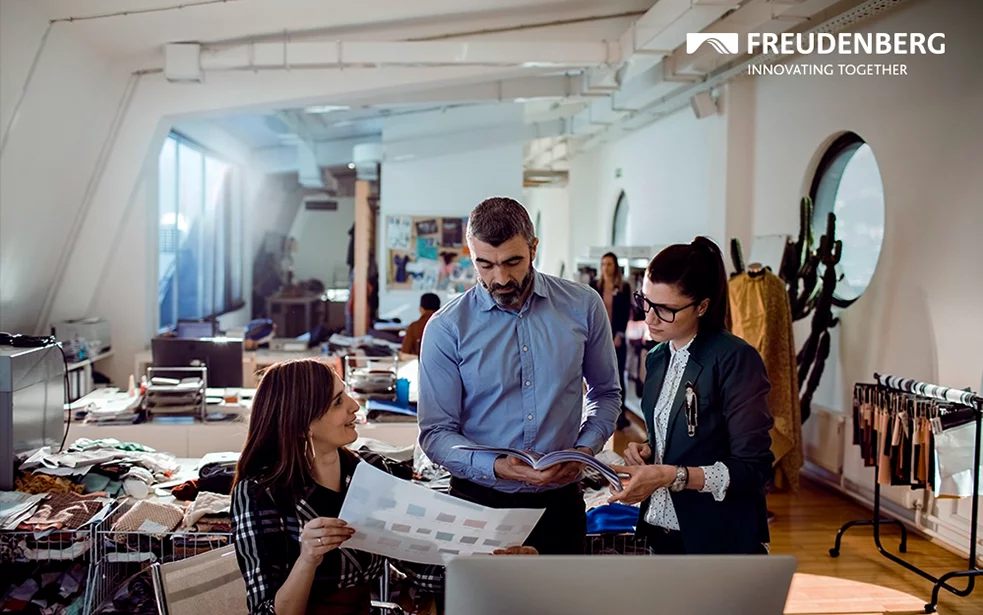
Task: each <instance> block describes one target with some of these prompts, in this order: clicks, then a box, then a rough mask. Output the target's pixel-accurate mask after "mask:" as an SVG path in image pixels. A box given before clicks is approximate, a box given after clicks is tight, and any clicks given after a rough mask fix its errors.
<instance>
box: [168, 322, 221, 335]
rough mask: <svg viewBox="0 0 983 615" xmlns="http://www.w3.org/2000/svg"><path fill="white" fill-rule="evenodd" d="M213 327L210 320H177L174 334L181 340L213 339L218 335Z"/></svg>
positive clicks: (213, 323)
mask: <svg viewBox="0 0 983 615" xmlns="http://www.w3.org/2000/svg"><path fill="white" fill-rule="evenodd" d="M215 325H216V323H215V322H214V321H211V320H179V321H178V323H177V327H176V330H175V332H174V333H175V335H176V336H177V337H180V338H182V339H203V338H206V337H215V335H216V334H217V333H218V331H217V327H216V326H215Z"/></svg>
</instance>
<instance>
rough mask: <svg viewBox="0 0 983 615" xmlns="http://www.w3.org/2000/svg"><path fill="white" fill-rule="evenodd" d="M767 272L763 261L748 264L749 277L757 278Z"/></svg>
mask: <svg viewBox="0 0 983 615" xmlns="http://www.w3.org/2000/svg"><path fill="white" fill-rule="evenodd" d="M764 272H765V268H764V266H763V265H762V264H761V263H751V264H750V265H748V266H747V274H748V276H749V277H752V278H756V277H758V276H760V275H762V274H763V273H764Z"/></svg>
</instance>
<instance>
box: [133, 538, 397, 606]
mask: <svg viewBox="0 0 983 615" xmlns="http://www.w3.org/2000/svg"><path fill="white" fill-rule="evenodd" d="M150 576H151V579H152V581H153V585H154V596H155V599H156V603H157V613H158V615H199V614H201V613H223V614H224V615H248V614H249V611H248V610H247V609H246V583H245V581H244V580H243V579H242V573H240V572H239V564H238V563H237V562H236V557H235V546H234V545H228V546H226V547H222V548H220V549H213V550H211V551H208V552H206V553H202V554H201V555H195V556H193V557H189V558H187V559H183V560H178V561H173V562H167V563H165V564H161V563H159V562H157V563H154V564H153V565H152V566H151V567H150ZM372 609H373V612H379V613H384V614H385V615H406V613H405V612H404V611H403V610H402V609H401V608H400V607H399V606H398V605H396V604H393V603H389V602H377V601H372Z"/></svg>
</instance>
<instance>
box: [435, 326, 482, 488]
mask: <svg viewBox="0 0 983 615" xmlns="http://www.w3.org/2000/svg"><path fill="white" fill-rule="evenodd" d="M457 354H458V353H457V336H455V335H454V334H453V332H452V331H450V330H449V329H448V327H447V326H446V325H445V324H444V322H443V321H442V320H441V319H440V316H439V315H436V316H434V317H432V318H431V319H430V321H429V322H428V323H427V327H426V330H425V331H424V333H423V343H422V345H421V348H420V393H419V399H418V402H417V417H418V420H419V424H420V447H421V448H422V449H423V452H424V453H426V455H427V457H429V458H430V460H431V461H433V462H434V463H436V464H438V465H441V466H443V467H445V468H447V471H449V472H450V473H451V474H452V475H454V476H456V477H458V478H463V479H467V480H471V481H474V482H476V483H479V484H483V485H491V484H493V483H494V482H495V459H496V456H495V455H493V454H490V453H479V452H471V451H460V450H455V449H454V447H455V446H458V445H461V444H475V443H474V442H472V441H471V440H469V439H468V438H466V437H464V436H463V435H462V434H461V413H462V404H461V400H462V398H463V394H464V384H463V382H462V380H461V370H460V368H459V359H458V356H457Z"/></svg>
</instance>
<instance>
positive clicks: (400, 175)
mask: <svg viewBox="0 0 983 615" xmlns="http://www.w3.org/2000/svg"><path fill="white" fill-rule="evenodd" d="M473 112H474V111H473V110H466V109H463V110H456V112H454V113H452V114H451V116H450V117H442V116H446V114H435V116H434V118H433V119H432V120H425V119H421V118H420V117H418V116H413V117H412V118H410V119H406V120H400V119H398V118H396V119H392V120H387V121H386V124H385V126H384V127H383V132H382V140H383V142H384V143H385V142H387V141H399V142H403V143H406V142H407V141H410V142H412V140H413V139H414V137H417V136H421V133H420V131H421V130H423V128H424V127H426V126H430V130H431V132H432V131H433V123H432V122H437V121H439V122H441V124H440V127H441V131H442V132H445V133H446V134H447V135H448V141H449V142H453V144H454V146H455V149H456V146H457V145H458V142H459V141H460V140H461V135H460V134H454V132H455V128H454V126H455V124H454V122H455V119H459V120H460V121H466V120H465V116H466V115H469V114H471V113H473ZM485 114H486V115H484V116H482V117H483V118H485V121H487V122H489V123H491V122H495V123H501V124H506V123H508V122H514V123H516V124H518V123H519V122H521V121H522V108H521V107H520V106H516V107H515V108H505V109H500V110H497V111H496V112H495V117H491V116H489V115H487V114H488V112H487V111H485ZM438 140H439V139H437V138H434V137H427V138H425V139H423V138H421V143H425V145H426V147H425V148H424V147H421V148H420V150H419V151H421V152H423V151H440V150H441V149H442V148H441V147H439V144H436V141H438ZM431 148H433V149H431ZM410 149H412V148H410ZM522 156H523V148H522V143H521V142H515V143H508V144H498V145H494V146H491V147H482V143H480V142H472V143H471V149H467V150H464V151H460V152H457V153H454V154H450V155H440V156H421V157H419V158H414V159H412V160H406V161H403V162H394V161H386V162H385V163H383V165H382V171H381V178H382V183H381V188H380V192H381V194H380V198H379V204H380V212H379V227H378V228H379V232H378V233H377V241H378V244H377V246H376V254H377V256H378V266H379V286H380V288H379V316H380V317H384V318H385V317H400V318H402V319H403V320H404V321H406V320H414V319H415V318H416V317H417V308H418V307H419V304H420V295H421V294H422V293H421V292H419V291H407V290H394V291H389V290H388V289H387V288H386V280H387V277H388V268H389V262H388V256H389V251H388V250H387V249H386V219H387V216H391V215H399V214H402V215H409V216H461V217H464V216H467V215H468V214H469V213H470V212H471V210H472V209H474V207H475V206H476V205H478V203H480V202H481V201H483V200H484V199H486V198H488V197H491V196H507V197H512V198H514V199H517V200H519V201H521V200H522V196H523V195H522ZM438 294H440V295H441V296H442V300H446V299H447V296H446V294H445V293H438Z"/></svg>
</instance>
